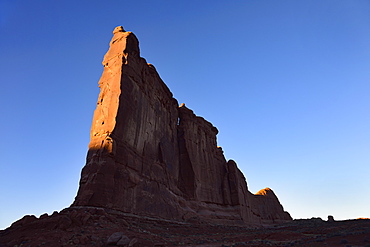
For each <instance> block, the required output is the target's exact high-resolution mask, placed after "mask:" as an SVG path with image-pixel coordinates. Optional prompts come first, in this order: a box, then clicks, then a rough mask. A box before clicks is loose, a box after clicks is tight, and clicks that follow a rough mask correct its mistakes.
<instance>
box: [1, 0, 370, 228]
mask: <svg viewBox="0 0 370 247" xmlns="http://www.w3.org/2000/svg"><path fill="white" fill-rule="evenodd" d="M369 13H370V2H369V1H366V0H351V1H343V0H335V1H334V0H311V1H296V0H281V1H274V0H264V1H256V0H243V1H238V0H235V1H215V0H214V1H169V0H162V1H149V0H148V1H111V0H108V1H91V0H90V1H87V0H81V1H70V0H65V1H46V0H44V1H42V0H34V1H25V0H1V2H0V36H1V39H0V54H1V61H2V63H1V64H2V66H0V83H1V90H0V96H1V97H0V105H1V109H2V110H1V113H2V114H1V122H0V128H1V130H2V142H0V150H1V151H0V154H1V157H2V159H1V162H0V195H1V196H0V229H2V228H5V227H7V226H9V225H10V224H11V223H12V222H13V221H15V220H17V219H19V218H21V217H22V216H23V215H26V214H35V215H36V216H39V215H40V214H43V213H45V212H47V213H52V212H53V211H54V210H56V211H59V210H61V209H63V208H65V207H68V206H69V205H70V204H71V203H72V202H73V199H74V196H75V195H76V192H77V189H78V181H79V176H80V171H81V169H82V167H83V166H84V164H85V155H86V152H87V145H88V142H89V131H90V125H91V120H92V114H93V111H94V108H95V105H96V100H97V96H98V93H99V90H98V87H97V82H98V80H99V78H100V75H101V73H102V69H103V68H102V65H101V61H102V58H103V55H104V54H105V52H106V51H107V49H108V44H109V41H110V39H111V37H112V30H113V29H114V27H116V26H118V25H122V26H124V28H125V29H126V30H129V31H133V32H134V33H135V34H136V35H137V36H138V38H139V40H140V48H141V56H142V57H144V58H146V60H147V61H148V62H149V63H152V64H154V65H155V67H156V68H157V71H158V72H159V73H160V75H161V77H162V79H163V80H164V81H165V83H166V84H167V85H168V87H169V88H170V89H171V91H172V92H173V94H174V96H175V98H177V99H178V101H179V103H182V102H185V103H186V105H187V106H188V107H190V108H191V109H193V110H194V112H195V113H196V114H197V115H200V116H203V117H204V118H206V119H207V120H209V121H210V122H212V123H213V124H214V125H215V126H216V127H217V128H218V129H219V132H220V133H219V135H218V145H219V146H222V147H223V150H224V153H225V156H226V158H227V159H233V160H235V161H236V162H237V164H238V166H239V168H240V169H241V170H242V171H243V173H244V175H245V176H246V178H247V183H248V187H249V190H250V191H251V192H253V193H255V192H257V191H258V190H260V189H262V188H265V187H270V188H272V189H273V190H274V191H275V193H276V194H277V195H278V197H279V199H280V202H281V203H282V204H283V206H284V208H285V210H287V211H288V212H290V213H291V215H292V217H293V218H311V217H322V218H323V219H326V217H327V216H328V215H333V216H334V218H335V219H349V218H357V217H370V208H369V206H368V205H370V193H369V191H368V188H369V187H370V179H369V177H370V153H369V150H370V129H369V126H370V115H369V109H370V98H369V91H370V84H369V81H370V80H369V79H370V73H369V71H370V46H369V44H370V15H369Z"/></svg>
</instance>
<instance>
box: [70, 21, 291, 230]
mask: <svg viewBox="0 0 370 247" xmlns="http://www.w3.org/2000/svg"><path fill="white" fill-rule="evenodd" d="M113 34H114V36H113V38H112V40H111V42H110V48H109V50H108V52H107V54H106V55H105V56H104V60H103V65H104V71H103V74H102V77H101V79H100V81H99V87H100V94H99V98H98V103H97V107H96V110H95V112H94V118H93V123H92V128H91V133H90V144H89V151H88V154H87V160H86V165H85V167H84V168H83V169H82V174H81V180H80V187H79V190H78V193H77V196H76V198H75V201H74V203H73V204H72V206H97V207H105V208H112V209H117V210H120V211H124V212H128V213H133V214H137V215H149V216H155V217H159V218H165V219H174V220H202V221H203V220H205V221H208V222H217V223H228V224H229V223H231V224H245V223H251V224H263V223H273V222H274V221H275V220H284V219H285V220H290V219H291V218H289V217H290V216H289V217H288V216H287V215H286V213H284V211H283V208H282V206H281V205H280V203H279V201H278V199H277V198H276V196H275V194H273V196H270V194H271V193H270V192H269V193H267V194H268V196H267V197H266V196H261V195H253V194H252V193H250V192H249V191H248V188H247V184H246V180H245V178H244V176H243V174H242V173H241V171H240V170H239V169H238V168H237V165H236V163H235V162H234V161H228V162H227V161H226V160H225V157H224V155H223V151H222V149H221V148H220V147H217V142H216V135H217V133H218V130H217V129H216V128H215V127H214V126H213V125H212V124H211V123H209V122H208V121H206V120H204V119H203V118H202V117H198V116H196V115H195V114H194V113H193V111H192V110H190V109H188V108H187V107H186V106H185V105H181V106H180V107H178V103H177V101H176V99H174V98H173V96H172V93H171V92H170V90H169V89H168V88H167V86H166V85H165V83H164V82H163V81H162V80H161V78H160V77H159V75H158V73H157V72H156V70H155V68H154V67H153V66H152V65H150V64H147V63H146V61H145V59H144V58H141V57H140V50H139V42H138V40H137V38H136V36H135V35H134V34H133V33H131V32H125V31H124V30H123V28H122V27H117V28H116V29H115V30H114V31H113ZM272 193H273V192H272Z"/></svg>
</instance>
